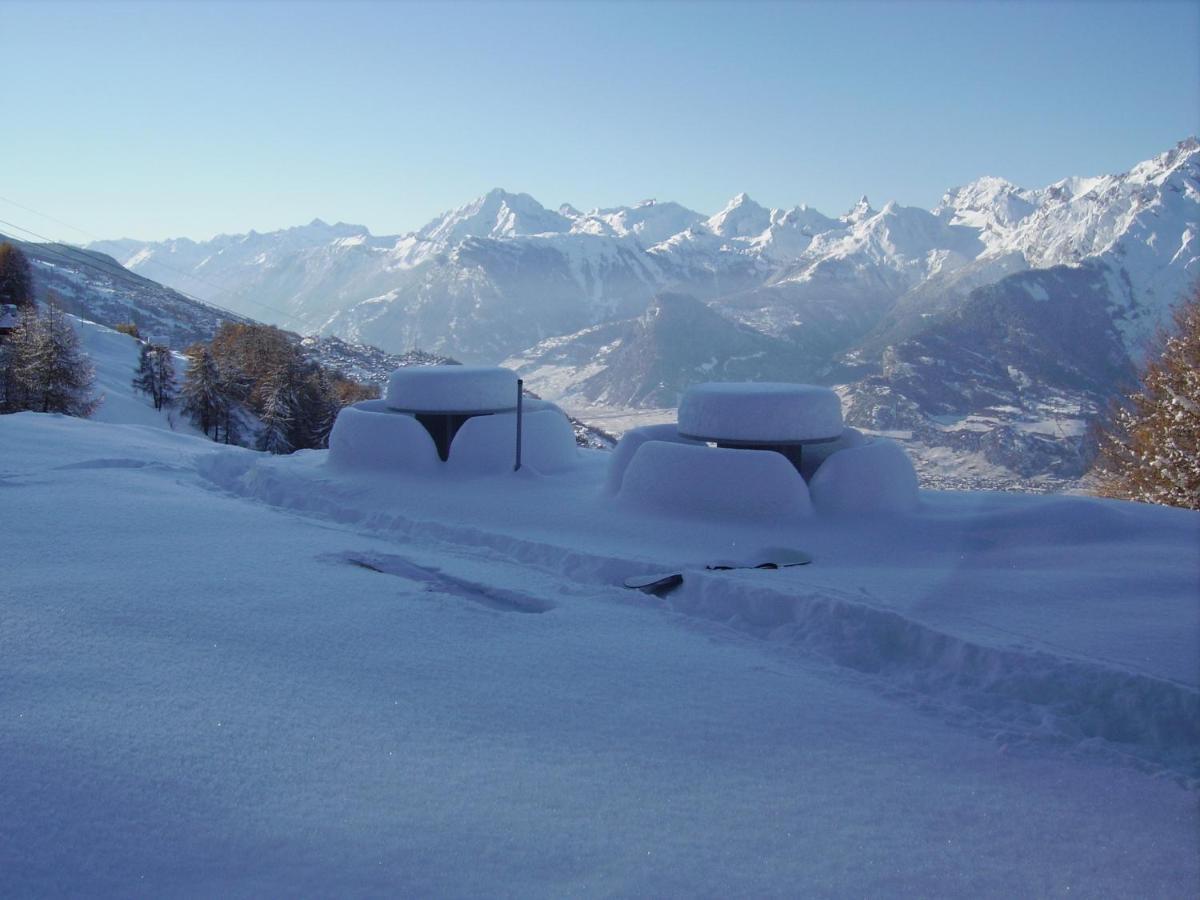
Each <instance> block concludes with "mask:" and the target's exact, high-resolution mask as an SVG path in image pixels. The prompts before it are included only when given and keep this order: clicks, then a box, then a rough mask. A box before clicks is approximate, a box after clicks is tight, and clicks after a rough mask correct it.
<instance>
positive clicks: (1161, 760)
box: [198, 454, 1200, 786]
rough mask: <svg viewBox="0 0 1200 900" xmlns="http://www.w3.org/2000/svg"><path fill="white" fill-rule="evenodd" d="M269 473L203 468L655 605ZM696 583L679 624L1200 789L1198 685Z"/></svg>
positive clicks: (317, 507) (437, 526)
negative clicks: (712, 625) (727, 634)
mask: <svg viewBox="0 0 1200 900" xmlns="http://www.w3.org/2000/svg"><path fill="white" fill-rule="evenodd" d="M256 463H257V461H256V460H253V459H246V458H244V457H242V455H241V454H238V455H237V457H236V458H235V457H234V456H233V455H226V454H219V455H216V456H214V457H209V458H206V459H201V460H199V461H198V468H199V470H200V474H201V475H202V476H204V477H205V478H207V479H209V480H210V481H212V482H213V483H215V484H217V485H218V486H219V487H222V488H224V489H226V490H228V491H230V492H231V493H234V494H237V495H239V496H243V497H249V498H252V499H256V500H259V501H261V502H265V503H267V504H269V505H272V506H277V507H282V508H286V509H290V510H293V511H296V512H300V513H304V514H306V515H311V516H316V517H320V518H327V519H332V520H334V521H336V522H339V523H342V524H345V525H350V526H352V527H355V528H361V529H364V530H366V531H368V532H371V533H375V534H384V535H388V536H391V537H403V538H404V539H405V540H406V541H410V542H412V543H414V544H417V545H423V546H426V547H428V546H430V545H435V546H436V545H445V548H446V549H450V550H452V551H454V552H455V555H459V556H461V555H463V554H462V550H463V549H466V548H469V549H471V550H472V551H474V554H475V555H476V556H477V555H478V553H479V551H480V550H483V551H486V552H487V553H488V555H489V556H492V557H493V558H494V559H495V561H496V562H498V563H506V564H510V565H511V564H514V563H515V564H518V565H520V566H522V567H530V568H533V569H535V570H540V571H541V572H542V573H547V574H550V575H552V576H554V577H558V578H566V579H568V580H570V581H571V582H574V583H575V585H577V586H579V587H582V586H585V585H586V586H587V588H588V590H587V591H586V593H587V594H588V595H589V596H593V597H595V596H603V599H604V600H605V601H606V602H608V601H610V600H616V601H617V602H628V603H630V604H632V605H638V606H645V605H646V601H647V600H648V598H646V597H645V596H644V595H641V594H636V593H634V592H629V591H624V590H620V589H618V588H616V587H614V586H615V585H618V584H620V583H621V582H622V581H623V579H624V578H626V577H628V576H629V575H632V574H637V573H638V572H639V571H644V572H646V573H649V572H650V571H652V567H651V566H650V565H649V564H647V563H646V562H645V561H644V560H635V559H626V558H620V557H612V556H604V555H600V554H590V553H587V552H584V551H580V550H577V549H572V548H567V547H561V546H557V545H554V544H550V543H545V542H542V541H536V540H529V539H525V538H520V537H514V536H512V535H508V534H502V533H498V532H494V531H490V530H487V529H484V528H480V527H478V526H474V525H448V524H446V523H444V522H438V521H433V520H422V519H417V518H412V517H410V516H407V515H404V514H402V513H399V512H392V511H387V512H383V511H379V510H373V511H366V510H362V509H357V508H355V507H354V506H353V505H351V504H352V498H351V497H338V496H336V495H335V494H332V493H331V494H321V493H320V492H319V491H314V490H309V491H306V492H297V491H296V489H295V481H294V480H288V479H284V478H281V477H280V476H279V475H278V474H277V473H276V472H274V471H273V470H272V469H271V467H270V466H267V465H260V464H256ZM314 480H315V479H314ZM310 487H318V485H317V484H311V485H310ZM661 568H662V567H661V566H659V567H658V569H661ZM654 571H657V569H656V570H654ZM684 573H685V582H684V586H683V587H682V588H681V589H679V590H677V591H675V592H673V593H672V594H671V595H670V596H669V597H668V598H667V602H666V604H665V606H666V607H667V608H669V609H670V610H672V611H673V612H676V613H678V614H680V615H683V616H686V617H688V618H692V619H702V620H708V621H713V622H718V623H721V624H722V625H724V626H726V627H729V628H732V629H734V630H735V631H738V632H740V633H743V634H747V635H750V636H752V637H756V638H759V639H763V640H766V641H769V642H771V643H772V644H774V645H777V646H779V645H782V646H787V647H790V648H792V649H794V650H800V651H803V652H804V653H805V654H806V655H808V656H813V657H816V658H818V659H823V660H826V661H828V662H830V663H833V664H834V665H837V666H840V667H844V668H847V669H850V670H852V671H855V672H857V673H860V674H862V675H865V676H866V677H867V678H868V679H870V680H871V681H873V682H875V683H876V684H878V685H880V686H883V687H885V688H887V689H889V690H895V689H899V690H901V691H907V692H910V693H912V694H915V695H918V696H920V697H924V698H928V699H930V700H933V701H934V702H936V703H937V705H939V706H942V707H947V708H959V709H965V710H967V711H969V712H970V713H971V714H972V715H973V716H975V717H977V718H979V719H981V720H982V721H984V722H985V723H986V724H987V726H988V727H989V728H992V729H995V730H997V731H999V732H1001V733H1003V734H1004V735H1005V736H1006V737H1008V738H1010V739H1011V738H1023V739H1027V740H1032V741H1049V742H1051V743H1054V744H1060V745H1072V746H1075V747H1077V748H1078V749H1080V750H1087V751H1090V752H1100V753H1101V754H1103V755H1107V756H1110V757H1113V758H1117V759H1121V760H1125V761H1129V760H1133V761H1134V762H1135V763H1138V764H1141V765H1144V766H1145V765H1148V766H1149V767H1151V768H1154V769H1165V770H1167V771H1168V772H1170V773H1172V774H1174V775H1176V776H1178V777H1181V778H1182V779H1183V780H1184V781H1185V782H1186V783H1188V784H1189V786H1200V691H1196V690H1195V689H1192V688H1190V687H1189V686H1187V685H1182V684H1178V683H1176V682H1172V681H1168V680H1164V679H1161V678H1156V677H1154V676H1151V675H1147V674H1145V673H1141V672H1137V671H1133V670H1128V669H1124V668H1121V667H1117V666H1107V665H1104V664H1103V663H1099V662H1093V661H1088V660H1080V659H1070V658H1067V657H1061V656H1055V655H1053V654H1051V653H1047V652H1044V651H1039V650H1032V649H1013V648H1001V647H991V646H987V645H985V644H979V643H975V642H973V641H969V640H967V639H964V638H961V637H958V636H955V635H952V634H948V633H946V632H943V631H940V630H938V629H936V628H932V627H930V626H928V625H925V624H923V623H921V622H919V621H917V620H915V619H910V618H907V617H905V616H903V615H901V614H899V613H897V612H895V611H893V610H890V609H885V608H880V607H878V606H874V605H872V604H871V603H870V602H869V601H868V600H867V599H865V598H862V597H858V596H854V595H849V594H846V593H845V592H843V591H838V590H836V589H831V588H825V587H816V588H815V589H813V588H809V589H808V590H806V591H804V592H803V593H796V592H792V591H788V590H781V589H779V588H778V587H772V586H770V585H763V584H760V583H756V582H759V581H761V580H762V579H763V578H764V577H767V578H774V577H777V576H778V574H779V573H754V574H750V575H747V574H745V573H733V572H722V573H716V572H708V571H705V570H703V569H693V568H686V569H685V570H684ZM785 577H786V576H785ZM790 586H796V587H798V586H797V585H795V582H790ZM651 602H653V601H651Z"/></svg>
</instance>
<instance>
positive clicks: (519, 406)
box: [513, 378, 525, 472]
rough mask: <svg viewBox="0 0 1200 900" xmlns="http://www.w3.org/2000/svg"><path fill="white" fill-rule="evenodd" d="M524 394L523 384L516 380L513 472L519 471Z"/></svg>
mask: <svg viewBox="0 0 1200 900" xmlns="http://www.w3.org/2000/svg"><path fill="white" fill-rule="evenodd" d="M524 393H525V382H524V381H522V380H521V379H520V378H518V379H517V464H516V465H515V466H513V471H514V472H519V471H521V415H522V412H523V410H522V406H523V400H524Z"/></svg>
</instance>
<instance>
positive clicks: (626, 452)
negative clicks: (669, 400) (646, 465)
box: [604, 424, 701, 494]
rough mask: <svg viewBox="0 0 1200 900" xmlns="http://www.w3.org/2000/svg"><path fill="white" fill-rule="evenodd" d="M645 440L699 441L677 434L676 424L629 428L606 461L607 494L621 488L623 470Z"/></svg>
mask: <svg viewBox="0 0 1200 900" xmlns="http://www.w3.org/2000/svg"><path fill="white" fill-rule="evenodd" d="M646 441H666V442H668V443H671V444H691V445H693V446H700V445H701V442H700V441H694V440H692V439H691V438H685V437H683V436H681V435H680V434H679V428H678V426H675V425H671V424H667V425H643V426H642V427H640V428H631V429H629V430H628V431H627V432H625V433H624V434H623V435H621V440H620V441H619V442H618V443H617V447H616V449H615V450H613V454H612V458H611V459H610V460H609V461H608V476H607V478H606V479H605V481H604V491H605V493H608V494H615V493H616V492H617V491H619V490H620V489H621V480H622V479H623V478H624V477H625V470H626V469H627V468H628V467H629V461H630V460H631V459H633V455H634V454H635V453H637V451H638V448H639V447H641V446H642V444H644V443H646Z"/></svg>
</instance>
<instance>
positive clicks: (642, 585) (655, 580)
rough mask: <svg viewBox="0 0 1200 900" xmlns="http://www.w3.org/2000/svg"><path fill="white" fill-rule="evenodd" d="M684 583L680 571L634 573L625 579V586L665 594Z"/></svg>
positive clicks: (650, 592) (645, 592)
mask: <svg viewBox="0 0 1200 900" xmlns="http://www.w3.org/2000/svg"><path fill="white" fill-rule="evenodd" d="M681 584H683V575H682V574H680V573H679V572H669V573H667V574H666V575H663V574H661V573H659V574H657V575H633V576H630V577H629V578H626V579H625V587H627V588H633V589H634V590H638V591H641V592H642V593H643V594H665V593H667V592H668V591H672V590H674V589H675V588H677V587H679V586H680V585H681Z"/></svg>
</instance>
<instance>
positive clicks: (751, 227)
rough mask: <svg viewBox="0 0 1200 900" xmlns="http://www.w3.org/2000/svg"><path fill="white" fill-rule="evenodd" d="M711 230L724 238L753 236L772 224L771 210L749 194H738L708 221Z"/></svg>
mask: <svg viewBox="0 0 1200 900" xmlns="http://www.w3.org/2000/svg"><path fill="white" fill-rule="evenodd" d="M706 224H707V226H708V228H709V230H710V231H711V232H712V233H713V234H715V235H718V236H720V237H723V238H738V237H752V236H754V235H758V234H762V233H763V232H764V231H766V230H767V228H769V227H770V225H771V211H770V210H769V209H766V208H765V207H763V206H759V205H758V204H757V203H755V202H754V201H753V200H751V199H750V197H749V195H747V194H745V193H741V194H738V195H737V196H736V197H734V198H733V199H732V200H730V201H729V202H728V203H727V204H725V208H724V209H722V210H721V211H720V212H719V213H717V214H716V215H715V216H712V217H711V218H710V219H709V220H708V221H707V222H706Z"/></svg>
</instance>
